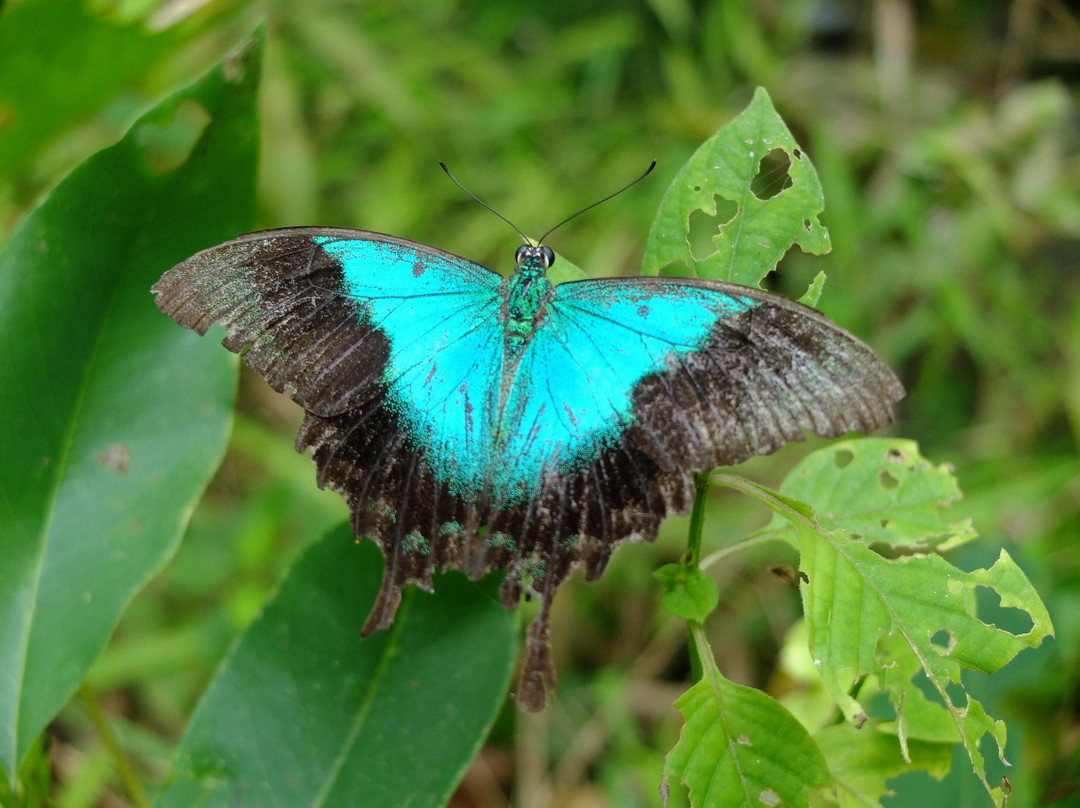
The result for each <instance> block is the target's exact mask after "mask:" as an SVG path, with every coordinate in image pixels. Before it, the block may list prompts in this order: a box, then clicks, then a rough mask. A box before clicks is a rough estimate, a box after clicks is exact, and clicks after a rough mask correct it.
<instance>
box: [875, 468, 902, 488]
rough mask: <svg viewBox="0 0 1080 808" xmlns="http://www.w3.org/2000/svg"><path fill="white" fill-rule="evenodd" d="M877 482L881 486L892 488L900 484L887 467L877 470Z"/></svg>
mask: <svg viewBox="0 0 1080 808" xmlns="http://www.w3.org/2000/svg"><path fill="white" fill-rule="evenodd" d="M878 482H880V483H881V487H882V488H886V489H893V488H896V487H897V486H898V485H900V481H899V480H898V479H897V478H896V475H894V474H893V473H892V472H891V471H889V470H888V469H882V470H881V471H879V472H878Z"/></svg>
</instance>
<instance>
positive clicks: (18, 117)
mask: <svg viewBox="0 0 1080 808" xmlns="http://www.w3.org/2000/svg"><path fill="white" fill-rule="evenodd" d="M87 5H88V4H87V3H85V2H82V0H29V2H24V3H18V4H17V5H15V6H14V7H13V8H12V9H10V10H9V11H7V12H6V13H4V14H3V15H0V176H3V175H4V174H6V173H7V172H8V171H9V170H11V169H12V168H14V167H16V166H18V165H20V163H22V162H24V161H25V160H26V159H27V158H28V157H31V156H33V154H34V153H35V152H37V151H38V150H39V149H40V148H41V147H42V146H44V145H47V144H48V143H50V142H51V141H52V140H53V139H55V138H56V137H57V136H58V135H59V134H61V133H62V132H64V131H65V130H66V129H68V128H69V127H71V126H73V125H75V124H77V123H79V122H80V121H81V120H82V119H84V118H86V117H87V116H89V115H91V114H92V113H94V112H96V111H98V110H100V109H101V108H102V107H103V106H105V105H106V104H107V103H108V102H109V101H111V100H113V99H114V98H115V97H116V96H117V95H119V94H120V93H121V92H122V91H123V90H124V89H125V88H127V87H128V86H130V85H132V84H135V83H137V82H138V80H139V79H140V78H141V77H143V76H145V75H146V73H147V66H148V65H152V64H154V63H155V62H158V61H160V60H161V59H162V58H163V57H164V56H165V55H167V54H169V53H171V52H172V51H173V50H174V49H175V47H176V45H177V44H178V43H179V42H180V41H181V40H180V38H179V37H177V36H176V35H175V34H173V33H172V32H164V33H157V34H150V33H148V32H147V31H145V30H142V29H141V28H140V26H138V25H133V24H128V25H119V24H116V23H113V22H109V21H107V20H104V19H102V18H101V17H100V16H97V15H94V14H91V13H89V12H88V11H87V9H86V6H87Z"/></svg>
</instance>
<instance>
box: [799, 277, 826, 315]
mask: <svg viewBox="0 0 1080 808" xmlns="http://www.w3.org/2000/svg"><path fill="white" fill-rule="evenodd" d="M824 289H825V273H824V271H822V272H819V273H818V274H817V275H815V276H814V279H813V280H812V281H810V285H809V286H808V287H807V288H806V292H805V293H804V294H803V296H802V297H800V298H799V302H800V303H802V304H803V305H804V306H809V307H810V308H812V309H816V308H817V304H818V302H819V301H820V300H821V293H822V291H824Z"/></svg>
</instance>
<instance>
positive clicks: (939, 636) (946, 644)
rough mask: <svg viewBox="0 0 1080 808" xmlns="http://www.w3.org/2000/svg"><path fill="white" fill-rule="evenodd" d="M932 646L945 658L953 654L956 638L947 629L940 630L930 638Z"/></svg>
mask: <svg viewBox="0 0 1080 808" xmlns="http://www.w3.org/2000/svg"><path fill="white" fill-rule="evenodd" d="M930 644H931V645H932V646H934V649H935V650H936V651H937V652H938V653H939V654H941V655H943V656H945V655H948V654H951V653H952V649H953V647H954V646H955V645H956V637H954V636H953V633H952V632H951V631H949V630H948V629H947V628H942V629H938V630H937V631H936V632H934V636H933V637H931V638H930Z"/></svg>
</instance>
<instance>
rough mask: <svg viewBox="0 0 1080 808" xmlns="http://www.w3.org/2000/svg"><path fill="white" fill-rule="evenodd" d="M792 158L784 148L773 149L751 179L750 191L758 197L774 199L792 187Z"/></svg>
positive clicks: (762, 159) (763, 159) (759, 164)
mask: <svg viewBox="0 0 1080 808" xmlns="http://www.w3.org/2000/svg"><path fill="white" fill-rule="evenodd" d="M789 168H791V158H790V157H788V154H787V152H786V151H784V150H783V149H773V150H772V151H770V152H769V153H768V154H766V155H765V156H764V157H762V158H761V162H760V163H758V172H757V174H755V175H754V178H753V179H752V180H750V192H751V193H752V194H753V195H754V196H756V197H757V198H758V199H762V200H765V199H772V198H773V197H774V196H776V195H777V194H780V193H782V192H783V191H786V190H787V189H788V188H790V187H791V175H790V174H789V173H788V169H789Z"/></svg>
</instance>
